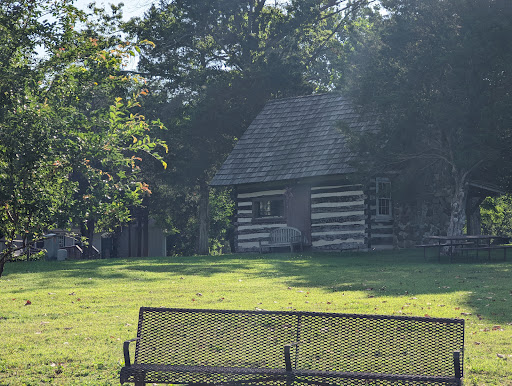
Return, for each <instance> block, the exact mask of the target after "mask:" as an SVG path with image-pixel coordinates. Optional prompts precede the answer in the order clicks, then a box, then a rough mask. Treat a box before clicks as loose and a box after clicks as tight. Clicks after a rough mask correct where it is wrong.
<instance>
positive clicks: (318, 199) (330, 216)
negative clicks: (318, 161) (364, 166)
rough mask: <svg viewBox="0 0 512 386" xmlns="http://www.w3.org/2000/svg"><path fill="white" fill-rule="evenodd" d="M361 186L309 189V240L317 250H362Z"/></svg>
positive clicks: (363, 197)
mask: <svg viewBox="0 0 512 386" xmlns="http://www.w3.org/2000/svg"><path fill="white" fill-rule="evenodd" d="M364 199H365V196H364V192H363V187H362V186H361V185H341V186H318V187H313V188H311V240H312V245H311V246H312V248H313V249H317V250H345V249H365V247H366V233H365V211H364V208H365V206H364V204H365V201H364Z"/></svg>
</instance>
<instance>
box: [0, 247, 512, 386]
mask: <svg viewBox="0 0 512 386" xmlns="http://www.w3.org/2000/svg"><path fill="white" fill-rule="evenodd" d="M511 279H512V263H510V262H492V263H485V262H476V263H475V262H473V263H455V264H448V263H447V262H444V261H443V262H441V263H438V262H437V259H432V260H431V261H427V262H425V261H424V260H423V256H422V252H421V251H418V250H405V251H398V252H397V251H393V252H379V253H341V254H340V253H332V254H308V253H303V254H290V253H283V254H269V255H262V256H261V255H227V256H216V257H204V256H199V257H173V258H169V257H162V258H145V259H110V260H94V261H65V262H45V261H36V262H19V263H11V264H8V265H7V266H6V270H5V272H4V276H3V277H2V278H1V279H0V305H1V306H0V384H1V385H4V384H6V385H40V384H46V383H52V384H58V385H115V384H118V382H119V381H118V374H119V370H120V368H121V367H122V365H123V358H122V342H123V341H124V340H126V339H130V338H133V337H135V336H136V328H137V315H138V309H139V307H140V306H155V307H159V306H164V307H185V308H214V309H266V310H304V311H327V312H345V313H370V314H385V315H393V314H394V315H400V314H401V315H418V316H424V315H429V316H432V317H449V318H455V317H458V318H465V319H466V338H465V350H466V351H465V358H464V359H465V369H464V370H465V384H466V385H512V296H511V295H512V280H511ZM29 301H30V304H27V303H28V302H29Z"/></svg>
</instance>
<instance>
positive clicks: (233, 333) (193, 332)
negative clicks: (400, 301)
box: [135, 307, 464, 377]
mask: <svg viewBox="0 0 512 386" xmlns="http://www.w3.org/2000/svg"><path fill="white" fill-rule="evenodd" d="M138 338H140V340H139V341H138V342H137V351H136V357H135V363H141V364H148V363H151V364H172V365H186V366H222V367H246V368H262V367H264V368H281V369H282V368H285V361H284V354H283V350H284V346H285V345H287V344H294V343H296V345H295V346H293V348H292V353H291V354H292V355H291V361H292V367H293V368H296V369H304V370H308V369H309V370H331V371H344V372H372V373H388V374H414V375H441V376H452V377H453V376H454V369H453V352H454V351H461V352H462V350H463V345H464V320H462V319H434V318H416V317H398V316H397V317H394V316H377V315H346V314H326V313H314V312H279V311H276V312H271V311H225V310H187V309H165V308H144V307H143V308H141V310H140V315H139V327H138ZM460 373H461V374H462V361H461V368H460Z"/></svg>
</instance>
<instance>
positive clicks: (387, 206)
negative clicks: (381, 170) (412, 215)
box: [376, 178, 391, 217]
mask: <svg viewBox="0 0 512 386" xmlns="http://www.w3.org/2000/svg"><path fill="white" fill-rule="evenodd" d="M376 188H377V189H376V190H377V216H383V217H391V182H390V181H389V180H388V179H387V178H377V186H376Z"/></svg>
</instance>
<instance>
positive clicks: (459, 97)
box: [345, 0, 512, 235]
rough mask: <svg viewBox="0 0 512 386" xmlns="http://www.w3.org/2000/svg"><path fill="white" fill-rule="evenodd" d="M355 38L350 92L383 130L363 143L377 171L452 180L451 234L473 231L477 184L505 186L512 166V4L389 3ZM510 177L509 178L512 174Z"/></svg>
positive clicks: (459, 0)
mask: <svg viewBox="0 0 512 386" xmlns="http://www.w3.org/2000/svg"><path fill="white" fill-rule="evenodd" d="M382 4H383V6H384V7H385V9H386V12H384V13H383V15H384V16H382V17H380V18H378V19H374V20H372V23H373V24H371V23H370V24H367V25H365V26H364V27H361V28H360V29H358V30H356V31H355V33H354V34H353V35H352V38H353V39H352V45H353V47H354V51H353V55H352V57H351V58H350V62H349V66H348V67H347V68H348V69H349V70H348V71H347V74H346V75H347V77H346V79H345V81H346V83H345V84H346V87H347V89H348V90H349V92H350V93H351V95H352V96H353V97H354V99H355V100H356V101H357V102H358V103H359V104H360V105H361V106H363V111H364V112H369V113H370V114H375V113H377V114H378V116H379V120H380V123H381V125H382V130H381V131H380V132H378V133H369V134H367V135H365V136H363V137H361V138H359V148H360V150H363V151H364V152H365V154H366V156H373V158H372V159H373V160H374V161H375V162H374V163H373V164H372V165H373V166H376V167H378V166H379V165H380V166H381V167H384V168H386V169H388V170H389V169H394V170H395V171H400V172H401V173H402V175H405V176H407V178H408V184H409V186H412V185H414V183H415V181H414V178H415V176H416V177H418V176H422V175H425V174H426V173H428V171H429V170H431V171H433V172H432V174H430V175H429V181H430V182H431V183H434V176H433V174H434V173H435V174H436V175H439V174H444V175H445V176H446V178H447V180H446V183H445V184H443V185H440V186H437V189H438V190H439V191H445V190H448V191H449V192H450V194H451V205H450V220H449V224H448V227H447V229H446V233H447V234H448V235H457V234H461V233H462V231H463V227H464V225H465V220H466V216H465V210H466V199H467V195H468V187H467V186H468V185H467V183H468V181H469V180H471V179H484V180H487V181H488V182H494V183H498V182H503V181H500V176H502V175H503V170H505V168H504V166H505V165H510V161H511V159H510V156H509V154H510V136H511V134H512V95H511V91H510V90H511V89H512V40H511V39H510V38H509V37H510V36H512V24H511V23H510V20H512V4H511V3H510V2H509V1H507V0H452V1H442V0H388V1H382ZM508 175H509V174H508Z"/></svg>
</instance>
